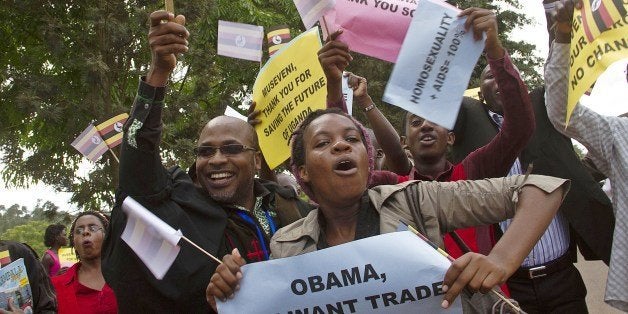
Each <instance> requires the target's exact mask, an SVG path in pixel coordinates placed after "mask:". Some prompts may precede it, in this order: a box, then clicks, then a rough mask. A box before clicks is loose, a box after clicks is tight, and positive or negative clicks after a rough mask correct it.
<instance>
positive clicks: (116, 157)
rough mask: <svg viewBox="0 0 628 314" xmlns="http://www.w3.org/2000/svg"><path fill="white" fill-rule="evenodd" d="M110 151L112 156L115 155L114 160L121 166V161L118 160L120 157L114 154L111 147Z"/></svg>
mask: <svg viewBox="0 0 628 314" xmlns="http://www.w3.org/2000/svg"><path fill="white" fill-rule="evenodd" d="M109 151H110V152H111V155H113V159H115V160H116V161H117V162H118V164H119V163H120V159H118V156H116V153H114V152H113V150H112V149H111V147H109Z"/></svg>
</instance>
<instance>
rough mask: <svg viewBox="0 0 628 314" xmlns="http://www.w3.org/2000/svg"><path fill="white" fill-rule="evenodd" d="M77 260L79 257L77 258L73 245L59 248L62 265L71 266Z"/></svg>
mask: <svg viewBox="0 0 628 314" xmlns="http://www.w3.org/2000/svg"><path fill="white" fill-rule="evenodd" d="M76 262H78V259H76V254H75V253H74V248H72V247H62V248H59V263H60V264H61V267H70V266H72V265H74V263H76Z"/></svg>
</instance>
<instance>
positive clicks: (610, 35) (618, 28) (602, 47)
mask: <svg viewBox="0 0 628 314" xmlns="http://www.w3.org/2000/svg"><path fill="white" fill-rule="evenodd" d="M624 3H626V1H624ZM624 6H627V5H626V4H624ZM582 15H583V12H582V10H576V11H574V18H573V23H572V38H571V48H570V53H569V77H568V80H569V83H568V86H569V89H568V96H567V116H566V117H565V121H566V123H567V124H569V118H570V117H571V113H572V112H573V110H574V108H575V107H576V104H577V103H578V100H579V99H580V97H581V96H582V95H583V94H584V92H585V91H587V90H588V89H589V87H591V85H593V83H594V82H595V80H597V78H598V76H600V74H602V73H603V72H604V70H606V68H607V67H608V66H609V65H611V64H612V63H613V62H615V61H617V60H620V59H623V58H626V57H628V16H623V17H621V18H620V19H619V20H617V21H616V22H615V23H614V24H613V26H612V28H611V29H609V30H607V31H605V32H603V33H601V34H600V35H599V36H597V37H596V38H595V39H594V40H593V41H592V42H590V43H589V42H588V40H587V35H586V34H585V29H584V27H583V25H582Z"/></svg>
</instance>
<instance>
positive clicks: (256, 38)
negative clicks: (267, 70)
mask: <svg viewBox="0 0 628 314" xmlns="http://www.w3.org/2000/svg"><path fill="white" fill-rule="evenodd" d="M263 41H264V28H263V27H261V26H258V25H250V24H242V23H234V22H228V21H218V54H219V55H221V56H227V57H232V58H238V59H244V60H251V61H257V62H261V61H262V43H263Z"/></svg>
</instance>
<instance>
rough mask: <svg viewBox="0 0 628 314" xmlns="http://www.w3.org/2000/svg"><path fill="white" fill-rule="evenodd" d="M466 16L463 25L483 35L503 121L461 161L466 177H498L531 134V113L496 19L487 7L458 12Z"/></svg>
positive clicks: (525, 88)
mask: <svg viewBox="0 0 628 314" xmlns="http://www.w3.org/2000/svg"><path fill="white" fill-rule="evenodd" d="M460 15H461V16H467V21H466V24H465V26H466V27H467V28H471V27H472V28H473V32H474V34H475V36H476V38H478V37H481V33H485V34H486V42H485V52H486V57H487V59H488V62H489V65H490V72H491V73H489V75H490V78H491V79H494V80H495V81H496V83H497V88H498V90H499V95H498V97H500V99H501V103H502V110H503V116H504V121H503V124H502V128H501V130H500V132H499V133H498V134H497V135H496V136H495V137H494V138H493V139H492V140H491V141H490V142H489V143H488V144H486V145H485V146H483V147H481V148H479V149H477V150H476V151H474V152H472V153H471V154H469V155H468V156H467V158H465V159H464V160H463V161H462V164H463V165H464V167H465V170H466V171H467V176H468V178H487V177H500V176H503V175H505V174H506V173H508V169H510V167H511V166H512V163H513V162H514V161H515V159H516V158H517V157H518V156H519V154H521V152H522V151H523V149H524V148H525V146H526V145H527V144H528V142H529V140H530V138H531V137H532V135H533V133H534V128H535V122H534V112H533V110H532V105H531V102H530V97H529V95H528V89H527V87H526V86H525V84H524V83H523V80H522V79H521V76H520V75H519V72H518V70H517V69H516V68H515V66H514V65H513V64H512V61H511V60H510V57H509V56H508V53H507V52H506V51H505V50H504V48H503V47H502V44H501V42H500V41H499V39H498V37H497V34H498V29H497V18H496V16H495V14H494V13H493V12H492V11H490V10H486V9H479V8H469V9H466V10H464V11H462V12H461V13H460Z"/></svg>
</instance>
